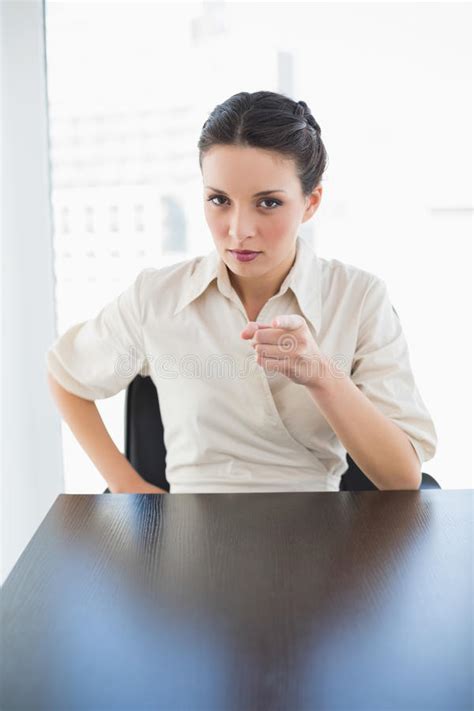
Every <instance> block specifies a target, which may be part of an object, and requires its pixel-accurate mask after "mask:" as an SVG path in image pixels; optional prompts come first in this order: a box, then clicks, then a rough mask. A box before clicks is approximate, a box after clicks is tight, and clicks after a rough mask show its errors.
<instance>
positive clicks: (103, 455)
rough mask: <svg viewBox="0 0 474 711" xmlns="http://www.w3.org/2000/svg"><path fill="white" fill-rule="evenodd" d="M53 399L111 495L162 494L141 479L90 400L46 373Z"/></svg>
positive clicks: (163, 492) (157, 488) (159, 490)
mask: <svg viewBox="0 0 474 711" xmlns="http://www.w3.org/2000/svg"><path fill="white" fill-rule="evenodd" d="M48 384H49V389H50V392H51V394H52V396H53V399H54V401H55V403H56V405H57V407H58V409H59V411H60V413H61V415H62V417H63V419H64V421H65V422H66V423H67V425H68V426H69V429H70V430H71V432H72V433H73V435H74V436H75V438H76V439H77V441H78V442H79V444H80V445H81V447H82V448H83V449H84V451H85V452H86V454H87V455H88V456H89V458H90V459H91V461H92V462H93V463H94V465H95V466H96V468H97V469H98V471H99V472H100V473H101V474H102V476H103V477H104V479H105V481H106V483H107V486H108V488H109V489H110V491H111V493H113V494H153V493H154V494H166V493H167V492H166V491H165V490H164V489H160V488H159V487H157V486H154V485H153V484H150V483H149V482H147V481H145V480H144V479H142V477H141V476H140V475H139V474H138V472H136V471H135V469H134V468H133V467H132V465H131V464H130V462H129V461H128V459H127V458H126V457H125V456H124V455H123V454H122V453H121V452H120V451H119V449H118V448H117V446H116V445H115V443H114V441H113V439H112V438H111V436H110V435H109V433H108V431H107V429H106V427H105V425H104V421H103V420H102V417H101V416H100V413H99V410H98V409H97V406H96V404H95V402H94V401H93V400H86V399H85V398H82V397H78V396H77V395H73V393H70V392H69V391H68V390H65V389H64V388H63V387H62V385H60V384H59V383H58V382H57V381H56V380H55V379H54V378H53V376H52V375H51V373H50V372H48Z"/></svg>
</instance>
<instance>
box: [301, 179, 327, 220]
mask: <svg viewBox="0 0 474 711" xmlns="http://www.w3.org/2000/svg"><path fill="white" fill-rule="evenodd" d="M322 197H323V186H322V185H318V186H317V187H316V188H315V189H314V190H313V192H312V193H311V195H308V197H307V198H306V209H305V211H304V214H303V219H302V220H301V222H306V221H307V220H309V219H310V217H312V216H313V215H314V213H315V212H316V210H317V209H318V207H319V205H320V203H321V200H322Z"/></svg>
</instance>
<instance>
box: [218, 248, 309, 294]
mask: <svg viewBox="0 0 474 711" xmlns="http://www.w3.org/2000/svg"><path fill="white" fill-rule="evenodd" d="M295 259H296V248H295V249H294V250H293V252H292V253H291V254H290V255H289V257H288V258H287V259H285V260H284V261H283V262H282V263H281V264H279V265H278V266H277V267H276V268H275V269H273V270H272V271H271V272H269V273H268V274H265V275H263V276H259V277H253V278H245V277H241V276H237V275H236V274H234V273H233V272H232V271H231V270H230V269H229V268H227V271H228V273H229V279H230V283H231V284H232V286H233V287H234V289H235V291H236V293H237V294H238V296H239V298H240V300H241V301H242V303H243V304H244V305H255V304H260V305H263V304H265V303H266V302H267V301H268V299H271V297H272V296H274V295H275V294H277V293H278V291H279V290H280V287H281V285H282V283H283V282H284V280H285V278H286V276H287V275H288V272H289V271H290V269H291V268H292V266H293V264H294V263H295Z"/></svg>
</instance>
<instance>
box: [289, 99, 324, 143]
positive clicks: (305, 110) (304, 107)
mask: <svg viewBox="0 0 474 711" xmlns="http://www.w3.org/2000/svg"><path fill="white" fill-rule="evenodd" d="M293 113H294V114H295V116H301V118H304V119H305V120H306V122H307V123H308V125H309V126H311V128H314V130H315V131H316V132H317V133H318V134H319V135H320V134H321V129H320V127H319V124H318V123H317V122H316V119H315V118H314V116H313V114H312V113H311V110H310V108H309V106H308V104H307V103H306V102H305V101H297V102H296V105H295V108H294V111H293Z"/></svg>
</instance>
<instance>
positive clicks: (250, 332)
mask: <svg viewBox="0 0 474 711" xmlns="http://www.w3.org/2000/svg"><path fill="white" fill-rule="evenodd" d="M259 328H271V326H267V325H266V324H263V323H257V321H249V322H248V324H247V325H246V326H245V328H244V330H243V331H241V332H240V337H241V338H245V339H246V340H248V339H249V338H253V336H254V334H255V332H256V331H258V329H259Z"/></svg>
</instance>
